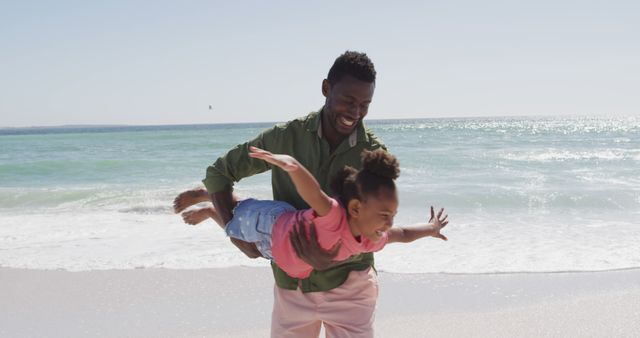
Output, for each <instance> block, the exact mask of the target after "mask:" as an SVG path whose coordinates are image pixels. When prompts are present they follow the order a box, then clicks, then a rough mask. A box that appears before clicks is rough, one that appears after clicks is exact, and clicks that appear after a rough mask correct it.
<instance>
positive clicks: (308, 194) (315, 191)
mask: <svg viewBox="0 0 640 338" xmlns="http://www.w3.org/2000/svg"><path fill="white" fill-rule="evenodd" d="M249 150H250V151H251V152H250V153H249V156H250V157H253V158H258V159H261V160H264V161H266V162H269V163H271V164H273V165H275V166H277V167H279V168H280V169H282V170H284V171H286V172H287V173H289V176H290V177H291V180H292V181H293V184H294V185H295V186H296V190H297V191H298V193H299V194H300V197H302V199H303V200H304V201H305V202H307V204H309V206H311V208H312V209H313V210H315V212H316V213H317V214H318V216H326V215H327V214H328V213H329V211H330V210H331V198H330V197H329V196H328V195H327V194H325V193H324V191H322V188H320V184H319V183H318V181H316V179H315V178H314V177H313V175H311V173H310V172H309V171H308V170H307V168H305V167H304V166H303V165H302V164H300V162H298V160H296V159H295V158H293V157H291V156H289V155H282V154H272V153H270V152H268V151H266V150H262V149H259V148H256V147H249Z"/></svg>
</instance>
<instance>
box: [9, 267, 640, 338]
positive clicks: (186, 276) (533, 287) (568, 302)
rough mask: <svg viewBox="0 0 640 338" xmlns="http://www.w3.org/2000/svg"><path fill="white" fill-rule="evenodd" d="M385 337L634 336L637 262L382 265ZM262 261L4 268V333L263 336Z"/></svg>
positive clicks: (266, 290)
mask: <svg viewBox="0 0 640 338" xmlns="http://www.w3.org/2000/svg"><path fill="white" fill-rule="evenodd" d="M379 281H380V298H379V302H378V310H377V314H376V336H378V337H410V336H411V337H638V336H639V335H640V320H638V319H639V318H640V270H637V269H634V270H620V271H607V272H585V273H536V274H524V273H523V274H460V275H452V274H392V273H385V272H380V274H379ZM272 288H273V281H272V276H271V271H270V270H269V269H267V268H246V267H237V268H227V269H199V270H169V269H139V270H103V271H86V272H67V271H45V270H21V269H10V268H0V290H1V293H2V296H1V297H0V299H1V301H0V304H1V305H2V306H0V336H3V337H36V336H47V337H80V336H82V337H125V336H126V337H175V336H181V337H184V336H187V337H194V336H206V337H268V336H269V324H270V312H271V305H272V299H271V298H272Z"/></svg>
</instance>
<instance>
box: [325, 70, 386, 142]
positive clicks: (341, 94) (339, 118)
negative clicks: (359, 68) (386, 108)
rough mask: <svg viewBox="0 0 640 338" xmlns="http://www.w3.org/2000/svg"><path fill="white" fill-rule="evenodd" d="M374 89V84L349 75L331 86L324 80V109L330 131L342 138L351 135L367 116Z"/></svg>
mask: <svg viewBox="0 0 640 338" xmlns="http://www.w3.org/2000/svg"><path fill="white" fill-rule="evenodd" d="M374 89H375V83H369V82H364V81H360V80H358V79H356V78H354V77H352V76H349V75H347V76H345V77H343V78H342V79H341V80H340V81H338V82H337V83H336V84H334V85H333V86H332V85H331V84H330V83H329V81H327V80H324V81H323V82H322V94H323V95H324V97H326V100H325V105H324V109H325V114H327V118H328V122H329V124H330V126H331V127H332V129H333V130H334V131H336V132H337V133H338V134H341V135H343V136H347V135H349V134H351V132H353V130H354V129H355V128H356V126H357V124H358V121H359V120H361V119H363V118H364V117H365V116H366V115H367V112H368V110H369V104H370V103H371V99H372V98H373V91H374Z"/></svg>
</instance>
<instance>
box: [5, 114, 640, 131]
mask: <svg viewBox="0 0 640 338" xmlns="http://www.w3.org/2000/svg"><path fill="white" fill-rule="evenodd" d="M605 114H606V113H602V114H566V115H563V114H560V115H558V114H539V115H486V116H450V117H398V118H380V119H376V118H369V119H366V121H367V122H369V121H372V122H373V121H397V120H441V119H489V118H540V117H557V118H575V117H635V116H636V115H633V114H624V113H610V114H614V115H613V116H608V115H605ZM301 117H302V116H301ZM293 119H295V118H292V119H291V120H293ZM291 120H287V121H291ZM287 121H253V122H246V121H245V122H217V123H216V122H214V123H165V124H126V123H121V124H120V123H118V124H112V123H109V124H99V123H96V124H87V123H78V124H59V125H32V126H17V127H16V126H0V130H7V129H45V128H109V127H165V126H207V125H236V124H256V123H260V124H267V123H274V124H278V123H285V122H287Z"/></svg>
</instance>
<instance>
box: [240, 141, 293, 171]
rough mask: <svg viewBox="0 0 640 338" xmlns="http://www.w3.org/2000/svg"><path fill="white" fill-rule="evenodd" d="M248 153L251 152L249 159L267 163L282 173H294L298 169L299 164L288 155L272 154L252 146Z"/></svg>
mask: <svg viewBox="0 0 640 338" xmlns="http://www.w3.org/2000/svg"><path fill="white" fill-rule="evenodd" d="M249 151H251V152H250V153H249V157H253V158H257V159H260V160H263V161H266V162H269V163H271V164H273V165H275V166H277V167H279V168H281V169H282V170H284V171H295V170H298V169H299V168H300V163H298V161H297V160H296V159H295V158H293V157H291V156H289V155H282V154H272V153H271V152H269V151H266V150H262V149H260V148H257V147H253V146H250V147H249Z"/></svg>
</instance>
